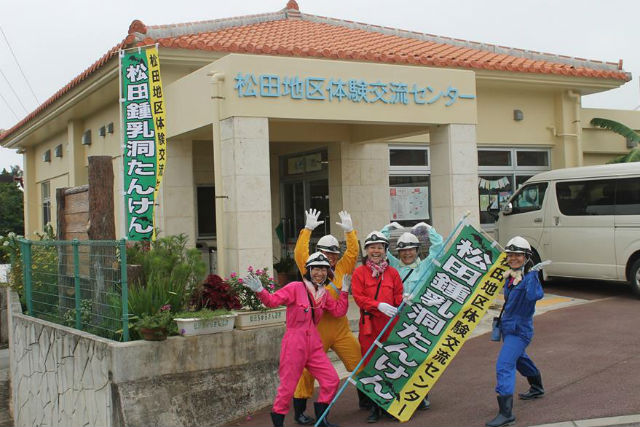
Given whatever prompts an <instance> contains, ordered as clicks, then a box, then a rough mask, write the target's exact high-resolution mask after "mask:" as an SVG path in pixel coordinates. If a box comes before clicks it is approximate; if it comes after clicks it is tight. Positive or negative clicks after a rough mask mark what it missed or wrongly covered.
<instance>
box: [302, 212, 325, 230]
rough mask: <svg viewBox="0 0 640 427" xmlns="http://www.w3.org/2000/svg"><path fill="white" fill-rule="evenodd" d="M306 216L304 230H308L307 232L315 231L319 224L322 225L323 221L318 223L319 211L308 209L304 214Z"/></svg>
mask: <svg viewBox="0 0 640 427" xmlns="http://www.w3.org/2000/svg"><path fill="white" fill-rule="evenodd" d="M304 214H305V216H306V221H307V222H306V224H305V225H304V228H308V229H309V230H315V228H316V227H317V226H319V225H320V224H324V221H318V217H319V216H320V211H319V210H316V209H309V210H308V211H305V212H304Z"/></svg>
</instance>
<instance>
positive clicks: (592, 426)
mask: <svg viewBox="0 0 640 427" xmlns="http://www.w3.org/2000/svg"><path fill="white" fill-rule="evenodd" d="M638 425H640V414H636V415H621V416H617V417H608V418H591V419H589V420H575V421H563V422H561V423H552V424H538V425H535V426H531V427H605V426H620V427H622V426H625V427H626V426H638Z"/></svg>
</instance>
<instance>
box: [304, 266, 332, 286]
mask: <svg viewBox="0 0 640 427" xmlns="http://www.w3.org/2000/svg"><path fill="white" fill-rule="evenodd" d="M309 274H310V275H311V281H312V282H313V283H316V284H320V283H324V281H325V280H327V274H328V271H327V267H311V270H310V271H309Z"/></svg>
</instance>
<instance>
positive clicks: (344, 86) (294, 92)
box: [233, 73, 476, 107]
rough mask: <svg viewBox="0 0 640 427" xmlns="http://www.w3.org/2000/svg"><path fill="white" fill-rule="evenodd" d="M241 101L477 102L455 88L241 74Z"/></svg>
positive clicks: (238, 82) (238, 88) (237, 88)
mask: <svg viewBox="0 0 640 427" xmlns="http://www.w3.org/2000/svg"><path fill="white" fill-rule="evenodd" d="M233 89H234V90H235V91H236V93H237V95H238V97H239V98H247V97H254V98H257V97H261V98H290V99H297V100H301V99H306V100H314V101H328V102H343V101H344V102H348V101H350V102H353V103H365V104H375V103H382V104H399V105H409V104H415V105H432V104H436V103H442V104H444V106H445V107H449V106H451V105H453V104H455V103H456V102H458V101H459V100H471V99H475V97H476V96H475V94H469V93H461V92H460V91H459V90H458V89H457V88H456V87H455V86H452V85H448V86H447V87H446V88H441V87H434V86H432V85H429V84H417V83H405V82H381V81H376V82H367V81H365V80H362V79H346V80H342V79H340V78H334V77H331V78H324V77H302V78H301V77H298V76H284V77H283V76H280V75H277V74H260V75H258V76H256V75H254V74H253V73H238V74H237V75H236V77H235V84H234V88H233Z"/></svg>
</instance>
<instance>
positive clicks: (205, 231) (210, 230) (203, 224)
mask: <svg viewBox="0 0 640 427" xmlns="http://www.w3.org/2000/svg"><path fill="white" fill-rule="evenodd" d="M197 204H198V205H197V207H198V238H206V237H214V236H215V235H216V191H215V187H214V186H212V185H207V186H204V185H203V186H199V187H197Z"/></svg>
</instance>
